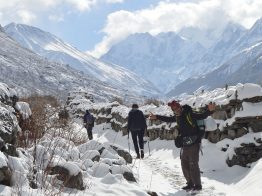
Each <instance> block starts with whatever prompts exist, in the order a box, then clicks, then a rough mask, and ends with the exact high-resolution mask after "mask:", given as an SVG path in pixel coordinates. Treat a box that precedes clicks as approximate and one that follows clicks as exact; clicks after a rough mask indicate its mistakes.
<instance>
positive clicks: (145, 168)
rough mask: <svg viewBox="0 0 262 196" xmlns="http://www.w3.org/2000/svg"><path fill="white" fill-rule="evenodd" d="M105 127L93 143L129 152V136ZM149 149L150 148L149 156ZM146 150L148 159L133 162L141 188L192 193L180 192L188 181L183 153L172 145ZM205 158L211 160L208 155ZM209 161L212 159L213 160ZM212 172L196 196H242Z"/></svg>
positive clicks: (171, 195) (171, 194)
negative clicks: (109, 144)
mask: <svg viewBox="0 0 262 196" xmlns="http://www.w3.org/2000/svg"><path fill="white" fill-rule="evenodd" d="M106 126H107V125H98V126H95V127H94V130H93V133H94V139H95V140H97V141H99V142H102V143H113V144H117V145H119V146H121V147H122V148H124V149H126V150H127V151H128V150H129V147H128V138H127V136H122V132H115V131H113V130H112V129H111V128H110V127H106ZM129 142H130V153H131V155H132V156H133V157H135V152H134V148H133V143H132V139H131V138H130V140H129ZM148 147H150V155H149V150H148ZM144 148H145V158H144V159H143V160H141V159H136V160H135V159H134V160H133V163H132V164H131V165H130V166H131V167H132V169H133V173H134V175H135V177H136V179H137V182H138V184H139V185H140V186H141V187H143V188H144V189H145V190H148V191H155V192H156V193H157V194H158V195H162V196H182V195H189V193H186V192H185V191H182V190H181V187H182V186H183V185H185V179H184V177H183V174H182V170H181V165H180V158H179V155H180V150H179V149H177V148H175V147H174V144H173V141H163V140H155V141H151V142H149V146H148V144H145V147H144ZM206 156H208V153H207V155H206ZM210 158H211V159H212V157H210ZM200 159H201V157H200ZM211 164H212V162H211ZM201 170H202V169H201ZM208 172H209V173H208ZM211 172H212V171H209V170H208V169H206V170H204V174H202V176H201V180H202V185H203V190H202V191H201V192H200V193H198V194H197V195H202V196H224V195H230V196H231V195H234V196H236V195H237V196H241V195H242V194H241V192H240V191H238V190H236V189H235V188H233V186H230V184H229V183H223V182H222V181H219V180H215V179H216V178H213V177H212V174H211ZM214 174H215V173H214Z"/></svg>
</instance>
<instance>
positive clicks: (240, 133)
mask: <svg viewBox="0 0 262 196" xmlns="http://www.w3.org/2000/svg"><path fill="white" fill-rule="evenodd" d="M247 133H248V130H247V129H246V128H245V127H242V128H240V129H237V130H236V137H237V138H239V137H242V136H243V135H245V134H247Z"/></svg>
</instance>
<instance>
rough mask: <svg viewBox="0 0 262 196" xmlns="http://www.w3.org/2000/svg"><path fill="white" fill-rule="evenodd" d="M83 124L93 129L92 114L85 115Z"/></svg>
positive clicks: (93, 120)
mask: <svg viewBox="0 0 262 196" xmlns="http://www.w3.org/2000/svg"><path fill="white" fill-rule="evenodd" d="M84 122H85V123H87V124H88V125H91V126H92V127H93V126H94V123H95V117H94V116H93V115H92V114H88V115H85V118H84Z"/></svg>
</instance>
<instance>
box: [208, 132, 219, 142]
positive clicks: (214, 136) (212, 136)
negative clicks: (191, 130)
mask: <svg viewBox="0 0 262 196" xmlns="http://www.w3.org/2000/svg"><path fill="white" fill-rule="evenodd" d="M207 133H208V136H207V139H208V140H209V141H210V142H212V143H217V142H219V140H220V131H219V130H215V131H209V132H207Z"/></svg>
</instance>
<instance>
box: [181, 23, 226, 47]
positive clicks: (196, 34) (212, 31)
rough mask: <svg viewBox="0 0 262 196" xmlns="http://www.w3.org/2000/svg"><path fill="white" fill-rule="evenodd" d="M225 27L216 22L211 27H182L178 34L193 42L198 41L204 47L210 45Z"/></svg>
mask: <svg viewBox="0 0 262 196" xmlns="http://www.w3.org/2000/svg"><path fill="white" fill-rule="evenodd" d="M224 28H225V25H224V24H217V25H216V27H213V28H200V27H192V26H189V27H184V28H182V29H181V30H180V31H179V32H178V34H179V35H180V36H181V37H186V38H187V39H189V40H192V41H194V42H199V43H200V44H201V45H202V46H204V47H205V48H210V47H212V46H213V45H214V44H215V43H216V42H217V40H218V39H219V38H220V36H221V34H222V33H223V31H224Z"/></svg>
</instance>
